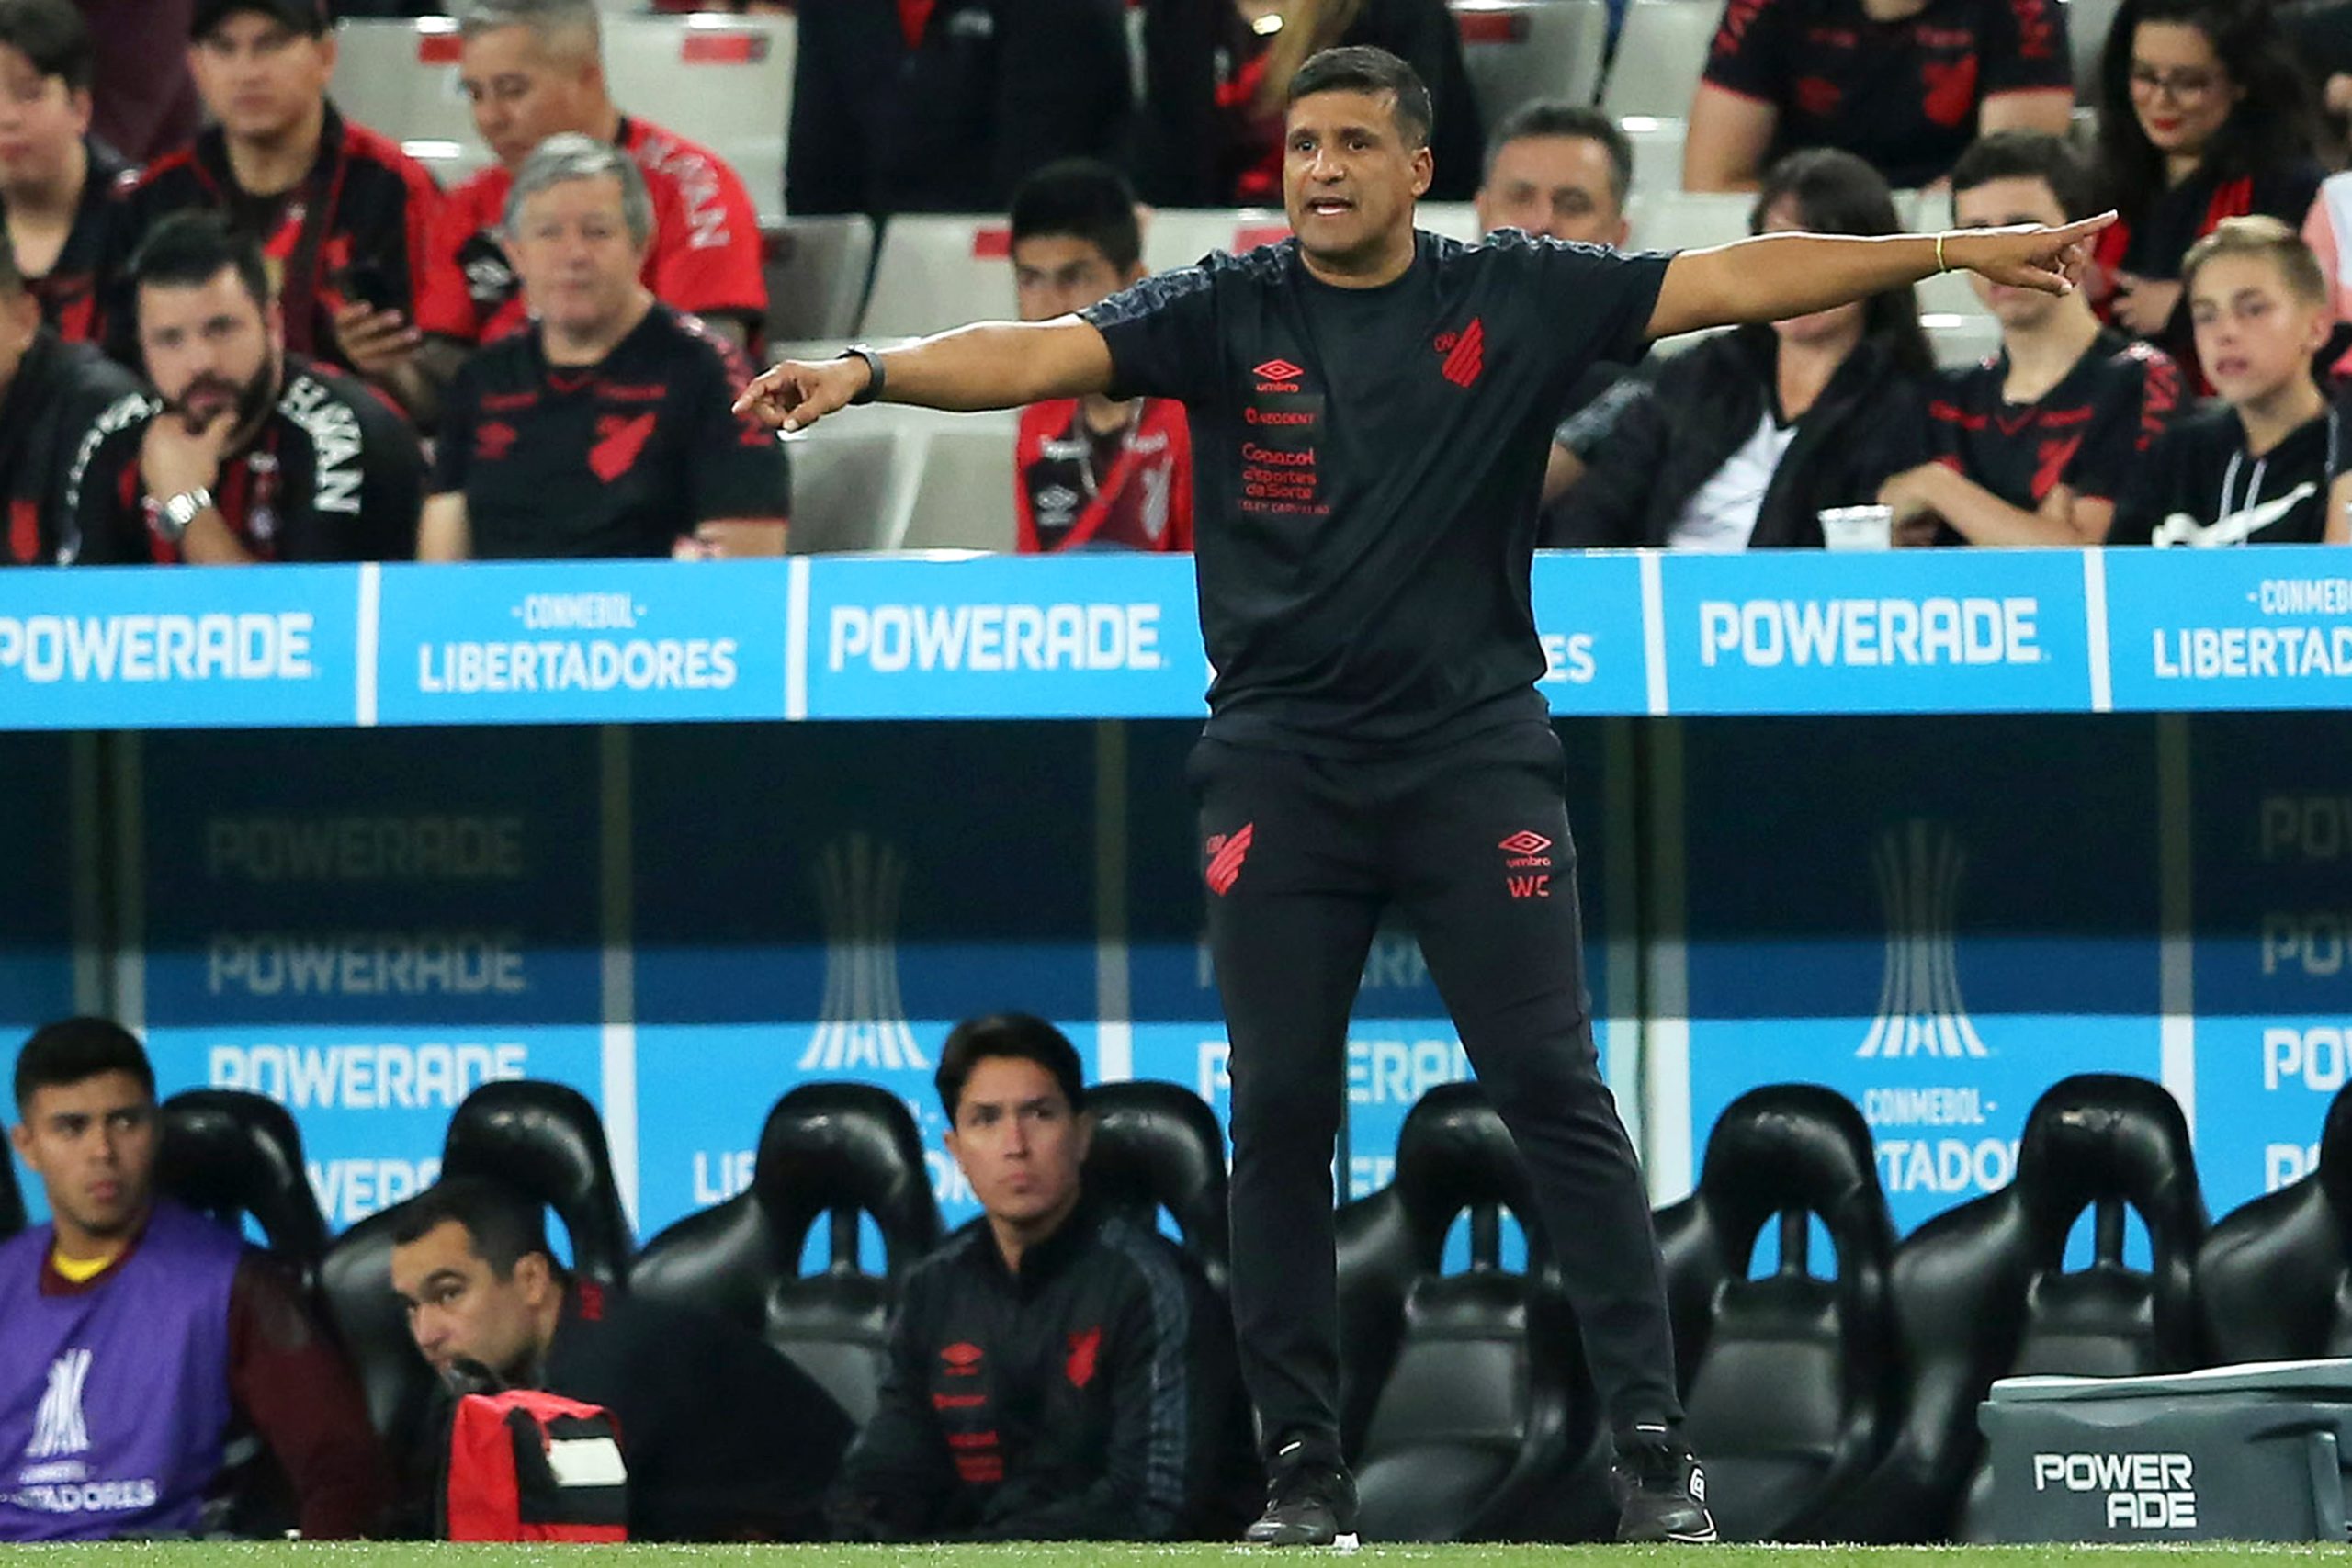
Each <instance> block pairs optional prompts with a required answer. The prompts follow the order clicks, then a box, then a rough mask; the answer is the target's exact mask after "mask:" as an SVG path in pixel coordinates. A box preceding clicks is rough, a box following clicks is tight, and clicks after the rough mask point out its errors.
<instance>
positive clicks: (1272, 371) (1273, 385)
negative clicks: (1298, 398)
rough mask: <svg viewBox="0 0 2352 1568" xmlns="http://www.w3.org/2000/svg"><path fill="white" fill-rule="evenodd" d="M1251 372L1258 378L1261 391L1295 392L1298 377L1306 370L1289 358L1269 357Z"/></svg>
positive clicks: (1304, 373)
mask: <svg viewBox="0 0 2352 1568" xmlns="http://www.w3.org/2000/svg"><path fill="white" fill-rule="evenodd" d="M1250 375H1252V376H1255V377H1256V378H1258V390H1260V391H1261V392H1295V391H1297V390H1298V378H1300V377H1301V376H1304V375H1306V371H1305V370H1303V369H1301V368H1299V367H1297V366H1295V365H1293V364H1292V363H1291V362H1290V361H1289V360H1287V359H1269V360H1267V361H1266V362H1265V363H1264V364H1263V365H1261V366H1258V367H1256V368H1254V369H1252V370H1251V371H1250Z"/></svg>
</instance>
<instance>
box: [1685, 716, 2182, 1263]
mask: <svg viewBox="0 0 2352 1568" xmlns="http://www.w3.org/2000/svg"><path fill="white" fill-rule="evenodd" d="M1950 739H1951V737H1950V732H1949V730H1948V729H1939V728H1928V727H1923V726H1921V725H1919V724H1918V723H1917V722H1915V721H1907V720H1847V721H1840V722H1838V723H1835V724H1828V723H1814V722H1806V721H1789V720H1772V721H1748V722H1732V721H1723V722H1713V723H1707V724H1694V725H1688V726H1685V727H1683V730H1682V746H1683V749H1684V750H1683V755H1684V778H1685V786H1684V787H1685V799H1686V802H1687V805H1686V807H1685V809H1684V811H1683V814H1682V817H1681V831H1682V834H1683V836H1684V839H1685V843H1684V845H1683V846H1682V847H1681V856H1680V863H1682V864H1683V865H1684V866H1685V867H1687V870H1686V872H1685V874H1684V876H1683V887H1682V890H1681V891H1682V897H1683V898H1684V900H1685V903H1686V908H1687V911H1688V916H1687V935H1688V943H1687V954H1688V998H1687V1016H1688V1020H1689V1025H1688V1027H1689V1032H1690V1034H1689V1083H1690V1096H1691V1134H1692V1148H1693V1150H1694V1156H1695V1153H1696V1151H1700V1150H1703V1148H1704V1146H1705V1140H1706V1134H1707V1132H1708V1129H1709V1128H1711V1127H1712V1126H1713V1124H1714V1122H1715V1119H1716V1118H1717V1117H1718V1116H1719V1115H1720V1114H1721V1113H1722V1111H1723V1110H1724V1107H1725V1106H1726V1105H1728V1104H1729V1103H1730V1102H1731V1101H1732V1100H1734V1099H1736V1098H1737V1097H1738V1096H1739V1095H1740V1094H1742V1093H1744V1092H1746V1091H1747V1089H1752V1088H1755V1087H1757V1086H1758V1085H1762V1084H1770V1083H1790V1082H1809V1083H1819V1084H1826V1085H1827V1086H1828V1087H1830V1088H1832V1089H1838V1091H1840V1092H1841V1093H1843V1094H1845V1095H1846V1096H1847V1097H1848V1098H1849V1099H1851V1100H1853V1101H1854V1103H1855V1104H1856V1105H1858V1106H1859V1107H1860V1109H1861V1111H1862V1114H1863V1116H1864V1118H1865V1119H1866V1120H1867V1121H1868V1122H1870V1124H1871V1130H1872V1133H1873V1135H1874V1137H1875V1139H1876V1142H1877V1154H1878V1166H1879V1179H1880V1181H1881V1183H1882V1184H1883V1187H1884V1188H1885V1190H1886V1194H1887V1200H1888V1202H1889V1204H1890V1205H1891V1207H1892V1208H1893V1211H1894V1219H1895V1223H1896V1224H1897V1226H1898V1227H1899V1228H1901V1229H1904V1230H1908V1229H1910V1228H1911V1227H1913V1226H1915V1225H1917V1224H1919V1223H1920V1222H1921V1221H1922V1220H1925V1219H1927V1218H1928V1217H1929V1216H1930V1215H1932V1214H1934V1213H1939V1211H1941V1210H1944V1209H1946V1208H1950V1207H1951V1206H1952V1205H1954V1204H1956V1203H1959V1202H1962V1201H1966V1200H1968V1199H1970V1198H1973V1197H1976V1196H1979V1195H1980V1194H1982V1193H1985V1192H1987V1191H1990V1190H1993V1189H1995V1188H1997V1187H2000V1186H2002V1185H2004V1184H2006V1183H2007V1180H2008V1179H2009V1177H2010V1174H2011V1171H2012V1169H2013V1167H2014V1163H2015V1158H2016V1149H2017V1139H2018V1133H2019V1131H2020V1130H2021V1128H2022V1126H2023V1124H2024V1121H2025V1117H2026V1113H2027V1112H2028V1111H2030V1110H2031V1108H2032V1105H2033V1102H2034V1100H2036V1099H2037V1098H2038V1097H2039V1096H2040V1095H2041V1092H2042V1091H2043V1090H2044V1089H2048V1088H2049V1087H2050V1085H2051V1084H2052V1083H2054V1082H2056V1081H2057V1080H2058V1079H2059V1078H2062V1077H2065V1076H2067V1075H2068V1074H2070V1073H2077V1072H2090V1071H2105V1072H2121V1073H2135V1074H2139V1075H2141V1076H2143V1077H2157V1076H2158V1074H2159V1071H2160V1067H2161V1059H2160V1024H2159V1018H2158V1012H2159V1006H2158V1004H2159V991H2158V943H2157V938H2156V931H2157V885H2156V884H2157V878H2156V866H2155V861H2154V856H2153V855H2152V854H2151V852H2150V850H2151V846H2153V845H2154V842H2155V838H2156V807H2155V800H2154V794H2155V792H2154V788H2153V780H2154V738H2153V726H2151V725H2150V724H2148V723H2146V722H2144V721H2143V722H2138V723H2134V722H2132V721H2128V720H2109V721H2100V722H2087V721H2071V720H2064V719H2045V718H2035V719H1985V720H1982V721H1980V722H1977V723H1974V724H1972V725H1971V726H1970V727H1969V730H1968V740H1967V745H1966V746H1965V748H1964V749H1962V748H1956V747H1954V746H1952V745H1951V744H1950V743H1949V742H1950ZM1668 830H1669V831H1670V830H1671V829H1668ZM1660 934H1661V935H1662V936H1664V937H1666V938H1667V939H1668V940H1669V941H1670V940H1671V934H1672V933H1670V932H1667V933H1660ZM1673 1000H1674V998H1670V997H1664V996H1653V998H1652V1004H1653V1007H1654V1008H1656V1009H1661V1010H1667V1011H1668V1016H1669V1017H1670V1016H1671V1012H1672V1004H1673ZM1653 1048H1655V1046H1654V1047H1653Z"/></svg>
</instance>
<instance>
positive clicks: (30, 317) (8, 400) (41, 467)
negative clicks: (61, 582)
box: [0, 238, 139, 566]
mask: <svg viewBox="0 0 2352 1568" xmlns="http://www.w3.org/2000/svg"><path fill="white" fill-rule="evenodd" d="M138 391H139V380H138V378H136V377H134V376H132V375H131V373H130V371H128V370H125V369H123V368H122V367H120V366H119V365H117V364H116V363H115V362H114V361H113V360H111V359H108V358H107V356H106V355H103V354H100V353H99V352H98V351H97V350H96V348H95V347H93V346H91V345H90V344H86V343H68V342H66V341H65V340H64V339H62V338H61V337H60V336H58V334H57V330H56V329H55V328H54V327H50V326H44V325H43V324H42V322H41V307H40V300H39V299H37V298H35V297H34V295H33V292H32V290H31V288H30V287H29V285H28V282H27V280H26V278H25V275H24V274H23V273H22V272H21V271H19V270H18V269H17V258H16V254H15V253H14V252H13V251H12V250H11V249H10V248H9V245H8V243H7V241H6V239H5V238H0V499H5V501H6V504H7V517H6V523H7V531H6V534H5V535H0V566H62V565H70V564H72V562H73V561H74V558H75V556H76V555H77V554H79V550H80V538H79V536H78V535H76V534H75V532H74V518H73V513H72V511H71V509H70V508H68V507H67V505H66V504H65V497H66V493H67V491H69V490H70V489H71V484H70V482H69V481H70V480H71V479H72V478H73V472H74V454H75V452H76V451H77V450H78V449H79V447H80V446H81V444H82V438H83V436H84V435H85V434H86V433H87V432H88V431H89V430H90V428H91V427H92V426H93V425H95V424H96V423H97V421H98V416H99V415H101V414H103V413H105V412H106V411H107V409H108V408H109V407H111V406H113V405H114V404H115V403H117V402H119V401H121V400H123V399H125V398H129V397H132V396H135V395H136V394H137V393H138Z"/></svg>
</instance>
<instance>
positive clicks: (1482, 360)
mask: <svg viewBox="0 0 2352 1568" xmlns="http://www.w3.org/2000/svg"><path fill="white" fill-rule="evenodd" d="M1436 348H1437V351H1438V352H1439V353H1440V354H1442V355H1445V361H1444V363H1443V364H1442V365H1440V366H1439V367H1438V374H1439V375H1441V376H1442V377H1444V378H1446V379H1447V380H1449V381H1451V382H1453V384H1454V385H1455V386H1457V387H1467V386H1469V385H1470V384H1471V383H1472V382H1473V381H1476V379H1477V378H1479V376H1480V375H1481V374H1482V373H1483V372H1484V371H1485V370H1486V368H1487V324H1486V322H1485V321H1483V320H1481V319H1480V318H1478V317H1476V316H1473V317H1471V318H1470V324H1469V325H1468V326H1466V327H1464V328H1463V329H1462V330H1461V331H1460V332H1458V333H1438V334H1437V344H1436Z"/></svg>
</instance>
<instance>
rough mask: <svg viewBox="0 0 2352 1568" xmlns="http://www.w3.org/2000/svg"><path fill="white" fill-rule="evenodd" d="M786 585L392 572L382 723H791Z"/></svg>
mask: <svg viewBox="0 0 2352 1568" xmlns="http://www.w3.org/2000/svg"><path fill="white" fill-rule="evenodd" d="M789 573H790V569H789V567H787V566H786V563H785V562H783V561H778V560H746V561H728V562H725V563H723V564H718V565H713V564H710V563H704V562H679V561H533V562H527V563H523V562H516V563H505V562H499V563H486V564H481V565H476V566H469V567H466V568H463V569H453V568H450V567H446V566H392V567H386V568H385V569H384V572H383V586H382V591H381V592H382V597H381V611H380V623H379V624H380V632H379V648H380V650H381V651H380V654H379V660H378V669H379V677H378V697H377V701H378V713H377V718H378V719H379V720H380V722H382V723H385V724H539V723H557V724H564V723H573V724H576V723H612V722H620V721H626V720H639V719H642V720H661V721H667V720H673V719H722V718H723V719H759V718H782V717H784V716H785V649H786V640H787V638H786V633H787V629H788V628H787V626H786V604H787V603H788V601H789V597H790V595H789V592H788V583H789Z"/></svg>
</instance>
